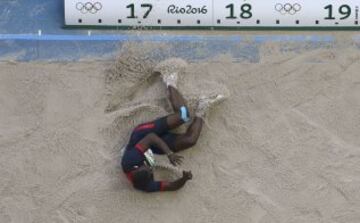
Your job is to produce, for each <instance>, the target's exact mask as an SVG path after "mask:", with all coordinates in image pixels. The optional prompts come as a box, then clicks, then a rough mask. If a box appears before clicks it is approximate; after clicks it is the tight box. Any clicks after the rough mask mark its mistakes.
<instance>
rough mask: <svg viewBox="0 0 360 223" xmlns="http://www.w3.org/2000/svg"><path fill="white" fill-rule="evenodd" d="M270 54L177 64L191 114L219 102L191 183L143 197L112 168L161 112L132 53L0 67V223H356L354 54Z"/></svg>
mask: <svg viewBox="0 0 360 223" xmlns="http://www.w3.org/2000/svg"><path fill="white" fill-rule="evenodd" d="M289 46H291V45H290V44H289ZM154 47H161V46H158V45H156V46H154ZM162 47H166V46H162ZM289 48H291V47H289ZM149 49H150V50H151V47H149ZM280 49H281V47H280V46H279V44H278V43H269V44H264V45H263V47H262V49H261V53H260V56H261V58H260V62H258V63H250V62H247V61H237V62H234V61H233V59H232V58H230V57H229V56H227V55H223V56H221V57H218V58H213V59H211V60H208V61H197V62H191V61H189V65H188V67H187V68H186V69H185V71H184V72H183V74H182V78H181V81H180V84H179V89H180V91H181V92H183V93H184V95H185V96H186V98H187V99H188V100H189V101H190V104H191V105H194V103H195V102H196V99H197V98H198V97H199V96H200V95H203V94H210V93H215V92H227V93H229V95H230V96H229V98H228V99H227V100H226V101H225V102H224V103H222V104H221V105H219V106H217V107H216V108H214V109H212V110H211V113H210V115H209V116H208V120H207V123H206V125H205V126H204V129H203V132H202V134H201V138H200V140H199V142H198V144H197V145H196V146H195V147H194V148H192V149H190V150H188V151H185V152H183V153H182V155H183V156H184V157H185V161H184V164H183V166H182V168H183V169H187V170H192V172H193V175H194V178H193V180H192V181H189V182H188V184H186V186H185V187H184V188H183V189H182V190H180V191H178V192H170V193H155V194H145V193H142V192H138V191H135V190H134V189H132V188H131V186H130V184H129V182H128V181H127V179H126V178H125V177H124V176H123V175H122V174H121V171H119V169H118V168H117V166H118V159H119V156H120V151H121V148H122V146H124V145H125V144H126V142H127V139H128V136H129V134H130V131H131V129H132V128H133V127H134V126H135V125H137V124H139V123H141V122H144V121H149V120H152V119H154V118H156V117H159V116H162V115H165V114H167V113H169V112H171V109H170V106H169V104H168V101H167V99H166V91H165V87H164V85H163V84H162V83H161V80H160V78H159V77H157V76H152V75H151V70H152V69H153V66H154V65H155V64H156V63H157V62H158V61H156V60H155V59H153V58H149V57H147V56H146V50H145V51H144V50H143V47H140V48H136V47H134V46H130V47H129V49H127V50H128V52H126V53H124V52H122V54H121V55H122V56H120V58H118V59H117V62H116V64H115V65H114V62H111V61H109V62H96V61H91V62H86V61H84V62H76V63H15V62H2V63H0V152H1V155H0V167H1V168H0V222H1V223H9V222H13V223H31V222H33V223H50V222H54V223H70V222H74V223H75V222H93V223H102V222H103V223H115V222H116V223H119V222H121V223H126V222H128V223H136V222H139V223H140V222H141V223H145V222H146V223H148V222H156V223H168V222H171V223H181V222H203V223H205V222H206V223H209V222H214V223H217V222H224V223H225V222H240V223H358V222H360V137H359V136H360V130H359V127H360V51H359V50H357V49H356V48H354V47H352V46H348V47H338V46H333V47H329V48H327V49H311V48H306V49H303V50H291V49H290V50H280ZM183 130H184V129H180V131H183Z"/></svg>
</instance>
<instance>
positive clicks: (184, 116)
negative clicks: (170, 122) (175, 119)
mask: <svg viewBox="0 0 360 223" xmlns="http://www.w3.org/2000/svg"><path fill="white" fill-rule="evenodd" d="M180 117H181V120H183V121H184V122H189V121H190V112H189V109H188V108H187V107H186V106H181V107H180Z"/></svg>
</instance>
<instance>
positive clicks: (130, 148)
mask: <svg viewBox="0 0 360 223" xmlns="http://www.w3.org/2000/svg"><path fill="white" fill-rule="evenodd" d="M149 133H155V134H157V135H158V136H159V137H160V138H162V139H163V140H164V141H165V143H167V145H168V146H169V148H170V149H171V148H173V146H174V145H173V143H174V141H175V138H176V136H177V135H176V134H174V133H171V132H169V127H168V125H167V122H166V117H163V118H159V119H157V120H155V121H153V122H148V123H144V124H141V125H138V126H137V127H136V128H135V129H134V130H133V132H132V134H131V136H130V140H129V143H128V145H127V146H126V149H125V152H124V155H123V157H122V160H121V166H122V169H123V171H124V173H125V174H126V176H127V178H128V179H129V180H130V181H131V182H132V171H134V170H135V169H137V168H138V167H141V166H143V165H144V162H145V156H144V152H145V151H146V149H148V148H142V146H141V144H139V143H138V142H139V141H140V140H141V139H143V138H144V137H145V136H146V135H147V134H149ZM151 150H152V151H153V153H155V154H163V151H162V150H161V149H159V148H157V147H151ZM165 183H166V182H164V181H154V178H153V176H152V180H151V181H149V182H148V183H147V184H146V185H144V186H143V187H142V188H137V189H140V190H143V191H146V192H156V191H162V190H163V188H164V185H165Z"/></svg>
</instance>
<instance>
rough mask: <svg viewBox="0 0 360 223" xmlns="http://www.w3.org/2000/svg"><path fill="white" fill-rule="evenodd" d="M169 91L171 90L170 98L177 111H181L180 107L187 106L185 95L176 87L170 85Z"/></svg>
mask: <svg viewBox="0 0 360 223" xmlns="http://www.w3.org/2000/svg"><path fill="white" fill-rule="evenodd" d="M168 91H169V100H170V103H171V106H172V108H173V109H174V111H175V112H178V111H180V108H181V107H182V106H185V107H187V105H186V101H185V99H184V97H183V96H182V95H181V94H180V92H179V91H178V90H177V89H176V88H174V87H173V86H168Z"/></svg>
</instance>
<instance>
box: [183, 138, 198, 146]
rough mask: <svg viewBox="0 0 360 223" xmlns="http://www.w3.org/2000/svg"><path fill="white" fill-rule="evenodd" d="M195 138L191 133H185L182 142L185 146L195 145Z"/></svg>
mask: <svg viewBox="0 0 360 223" xmlns="http://www.w3.org/2000/svg"><path fill="white" fill-rule="evenodd" d="M197 140H198V139H197V138H196V137H194V136H193V135H187V136H186V137H185V138H184V144H185V145H186V146H187V147H193V146H195V145H196V143H197Z"/></svg>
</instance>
